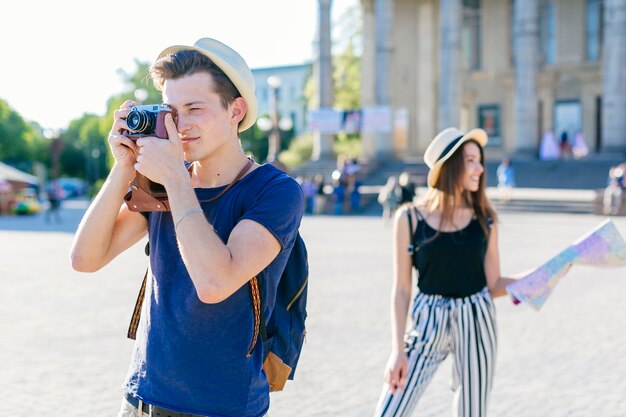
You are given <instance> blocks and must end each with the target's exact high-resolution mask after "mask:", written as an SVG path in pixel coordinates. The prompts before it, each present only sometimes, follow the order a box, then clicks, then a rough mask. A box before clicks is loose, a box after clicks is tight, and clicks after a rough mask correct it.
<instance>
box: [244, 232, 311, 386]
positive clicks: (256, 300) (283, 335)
mask: <svg viewBox="0 0 626 417" xmlns="http://www.w3.org/2000/svg"><path fill="white" fill-rule="evenodd" d="M308 280H309V263H308V256H307V250H306V245H305V244H304V241H303V240H302V237H301V236H300V233H298V234H297V236H296V240H295V242H294V244H293V248H292V249H291V253H290V254H289V258H288V259H287V263H286V265H285V269H284V270H283V273H282V275H281V277H280V280H279V282H278V287H277V291H276V304H275V305H274V310H273V311H272V314H271V316H270V317H269V320H267V325H266V324H265V322H266V320H265V318H264V317H263V308H261V306H262V302H261V293H260V291H259V290H258V278H257V277H254V278H253V279H252V280H250V288H251V295H252V301H253V306H254V311H255V332H254V336H253V340H252V343H251V345H250V349H249V351H248V355H250V354H251V353H252V350H253V349H254V345H255V344H256V340H257V338H258V336H259V334H260V336H261V339H262V342H263V352H264V354H265V358H264V361H263V370H264V371H265V374H266V376H267V380H268V383H269V385H270V391H281V390H282V389H283V388H284V386H285V383H286V382H287V379H291V380H293V377H294V374H295V371H296V366H297V364H298V359H299V358H300V352H301V351H302V345H303V344H304V339H305V336H306V329H305V325H304V322H305V320H306V316H307V313H306V302H307V289H308Z"/></svg>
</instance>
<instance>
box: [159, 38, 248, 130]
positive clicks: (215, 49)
mask: <svg viewBox="0 0 626 417" xmlns="http://www.w3.org/2000/svg"><path fill="white" fill-rule="evenodd" d="M178 51H197V52H200V53H201V54H202V55H204V56H206V57H208V58H209V59H210V60H211V61H213V62H214V63H215V65H217V66H218V67H219V68H220V69H221V70H222V71H223V72H224V74H226V76H227V77H228V78H229V79H230V80H231V81H232V83H233V84H234V85H235V87H237V90H238V91H239V94H241V97H243V99H244V100H246V103H247V104H248V111H247V112H246V115H245V117H244V118H243V120H242V121H241V123H240V124H239V131H240V132H243V131H244V130H246V129H248V128H249V127H251V126H252V125H253V124H254V123H255V122H256V117H257V113H258V111H259V103H258V102H257V99H256V96H255V95H254V89H255V83H254V77H253V76H252V71H250V68H249V67H248V64H246V61H244V60H243V58H242V57H241V55H239V54H238V53H237V52H235V50H233V49H232V48H230V47H229V46H226V45H224V44H223V43H221V42H219V41H216V40H215V39H211V38H202V39H200V40H198V41H197V42H196V43H194V44H193V46H187V45H174V46H170V47H169V48H165V49H164V50H163V52H161V53H160V54H159V57H158V58H157V59H159V58H163V57H164V56H166V55H170V54H173V53H175V52H178Z"/></svg>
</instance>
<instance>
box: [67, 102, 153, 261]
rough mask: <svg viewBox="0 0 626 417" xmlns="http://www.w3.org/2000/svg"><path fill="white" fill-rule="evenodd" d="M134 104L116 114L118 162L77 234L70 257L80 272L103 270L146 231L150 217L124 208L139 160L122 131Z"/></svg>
mask: <svg viewBox="0 0 626 417" xmlns="http://www.w3.org/2000/svg"><path fill="white" fill-rule="evenodd" d="M132 105H134V102H132V101H126V102H125V103H124V104H122V106H121V107H120V109H119V110H117V111H116V112H115V115H114V122H113V127H112V128H111V132H110V133H109V146H110V147H111V151H112V153H113V156H114V158H115V164H114V165H113V168H112V169H111V172H110V173H109V176H108V178H107V180H106V181H105V183H104V185H103V186H102V189H101V190H100V192H99V193H98V195H97V196H96V198H95V199H94V201H93V202H92V203H91V205H90V206H89V209H88V210H87V213H86V214H85V216H84V217H83V219H82V221H81V222H80V226H79V227H78V231H77V232H76V235H75V236H74V242H73V244H72V250H71V254H70V258H71V261H72V267H73V268H74V269H75V270H77V271H81V272H94V271H97V270H99V269H100V268H102V267H103V266H105V265H106V264H108V263H109V262H111V260H112V259H113V258H115V257H116V256H117V255H119V254H120V253H121V252H123V251H124V250H126V249H128V248H129V247H130V246H132V245H133V244H135V243H136V242H137V241H139V239H141V238H142V237H143V236H145V234H146V230H147V221H146V219H145V218H144V217H143V216H142V215H141V214H139V213H132V212H130V211H128V209H127V208H126V207H122V204H123V201H124V199H123V198H124V194H125V193H126V191H127V190H128V183H129V182H130V180H131V179H132V178H133V177H134V176H135V168H134V164H135V162H136V159H137V147H136V145H135V143H134V142H133V141H132V140H130V139H129V138H127V137H126V136H124V135H123V134H122V133H123V131H124V130H127V129H128V125H127V124H126V120H125V118H126V116H127V115H128V112H129V107H130V106H132ZM120 207H122V208H121V209H120Z"/></svg>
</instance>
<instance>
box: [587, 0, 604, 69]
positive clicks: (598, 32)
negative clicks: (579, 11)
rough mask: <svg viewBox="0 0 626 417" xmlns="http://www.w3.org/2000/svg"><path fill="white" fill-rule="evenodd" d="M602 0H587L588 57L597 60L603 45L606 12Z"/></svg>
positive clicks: (590, 59)
mask: <svg viewBox="0 0 626 417" xmlns="http://www.w3.org/2000/svg"><path fill="white" fill-rule="evenodd" d="M603 6H604V5H603V1H602V0H587V18H586V27H587V51H586V55H587V59H588V60H589V61H597V60H599V59H600V50H601V47H602V29H603V27H602V26H603V24H602V23H603V19H602V15H603V12H604V7H603Z"/></svg>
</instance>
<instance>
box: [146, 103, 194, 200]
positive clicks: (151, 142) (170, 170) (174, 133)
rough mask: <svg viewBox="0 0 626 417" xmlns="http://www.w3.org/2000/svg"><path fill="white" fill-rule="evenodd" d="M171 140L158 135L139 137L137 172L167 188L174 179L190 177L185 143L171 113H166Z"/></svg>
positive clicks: (175, 180)
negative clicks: (185, 159) (186, 162)
mask: <svg viewBox="0 0 626 417" xmlns="http://www.w3.org/2000/svg"><path fill="white" fill-rule="evenodd" d="M165 127H166V129H167V134H168V137H169V140H163V139H161V138H156V137H145V138H140V139H137V142H136V145H137V149H138V150H137V162H136V163H135V169H136V170H137V172H139V173H141V174H143V175H144V176H146V177H148V178H150V179H151V180H152V181H154V182H158V183H159V184H163V185H164V186H165V187H166V188H167V186H168V184H169V183H171V182H172V181H174V182H179V181H180V180H181V179H187V180H188V178H189V174H188V173H187V169H186V168H185V162H184V155H183V145H182V142H181V140H180V135H179V134H178V130H177V129H176V124H175V123H174V119H172V115H171V114H167V115H165Z"/></svg>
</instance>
